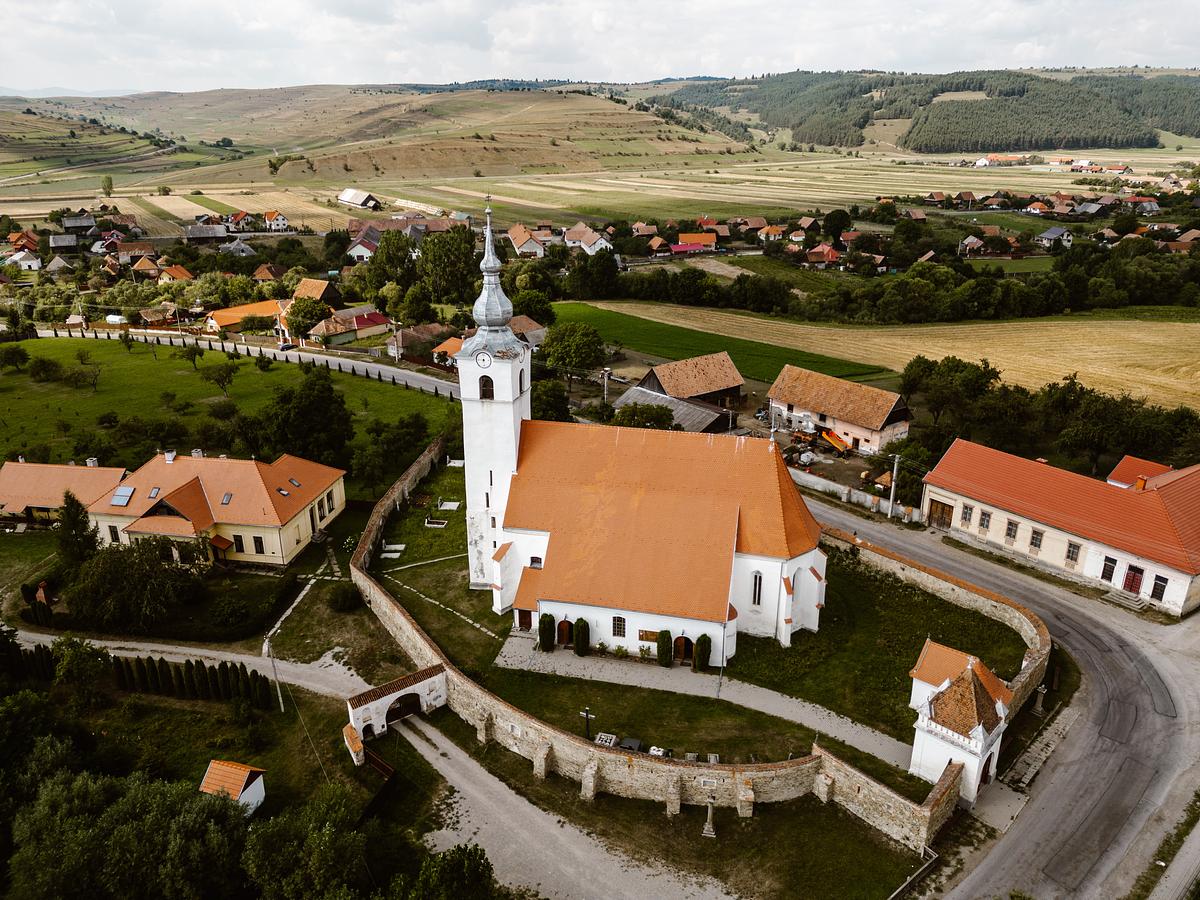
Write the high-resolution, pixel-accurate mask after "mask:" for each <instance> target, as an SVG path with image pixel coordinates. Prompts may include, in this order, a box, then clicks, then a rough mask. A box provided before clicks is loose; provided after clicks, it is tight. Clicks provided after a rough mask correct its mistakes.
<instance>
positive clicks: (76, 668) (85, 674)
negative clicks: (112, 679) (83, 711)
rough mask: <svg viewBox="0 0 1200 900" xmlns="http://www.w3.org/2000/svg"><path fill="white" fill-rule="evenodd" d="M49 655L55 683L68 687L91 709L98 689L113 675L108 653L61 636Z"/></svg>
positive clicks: (96, 697) (78, 640) (91, 645)
mask: <svg viewBox="0 0 1200 900" xmlns="http://www.w3.org/2000/svg"><path fill="white" fill-rule="evenodd" d="M50 652H51V654H52V655H53V657H54V683H55V684H60V685H68V686H69V687H70V688H71V689H72V691H73V692H74V694H75V697H76V699H77V700H78V701H79V702H80V703H81V704H82V705H83V706H92V705H94V704H95V702H96V700H97V699H98V698H99V696H100V686H101V685H102V684H103V683H104V682H105V681H106V680H107V678H108V676H109V673H110V672H111V671H112V665H111V663H110V662H109V656H108V651H107V650H104V649H103V648H100V647H97V646H96V645H95V644H92V643H90V642H88V641H85V640H83V639H82V638H77V637H72V636H71V635H64V636H63V637H60V638H55V640H54V644H53V646H52V647H51V648H50Z"/></svg>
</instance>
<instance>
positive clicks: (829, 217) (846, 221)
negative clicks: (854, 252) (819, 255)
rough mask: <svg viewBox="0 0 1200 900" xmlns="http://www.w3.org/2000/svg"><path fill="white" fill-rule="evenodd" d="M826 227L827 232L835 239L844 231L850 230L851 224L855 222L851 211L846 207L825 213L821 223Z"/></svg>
mask: <svg viewBox="0 0 1200 900" xmlns="http://www.w3.org/2000/svg"><path fill="white" fill-rule="evenodd" d="M821 224H822V227H824V229H825V233H826V234H827V235H829V236H830V237H831V238H833V239H834V240H837V239H838V238H840V237H841V236H842V232H843V231H849V230H850V226H852V225H853V224H854V222H853V220H852V219H851V218H850V213H848V212H846V211H845V210H844V209H831V210H830V211H829V212H827V213H826V214H825V219H824V220H823V222H822V223H821Z"/></svg>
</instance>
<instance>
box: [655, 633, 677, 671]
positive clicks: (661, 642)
mask: <svg viewBox="0 0 1200 900" xmlns="http://www.w3.org/2000/svg"><path fill="white" fill-rule="evenodd" d="M672 649H673V648H672V645H671V632H669V631H667V630H666V629H665V628H664V629H663V630H661V631H660V632H659V633H658V648H657V650H658V664H659V665H660V666H662V667H663V668H664V669H669V668H671V662H672V661H671V652H672Z"/></svg>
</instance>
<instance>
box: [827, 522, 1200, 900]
mask: <svg viewBox="0 0 1200 900" xmlns="http://www.w3.org/2000/svg"><path fill="white" fill-rule="evenodd" d="M807 502H808V504H809V506H810V508H811V509H812V510H813V513H814V514H815V515H816V517H817V518H818V520H820V521H821V522H823V523H827V524H830V525H834V526H836V527H839V528H842V529H844V530H846V531H851V532H856V533H857V534H859V535H860V536H862V537H863V538H864V539H867V540H870V541H873V542H875V543H878V544H880V545H881V546H886V547H889V548H891V549H894V550H896V551H897V552H900V553H904V554H906V555H908V556H910V557H911V558H912V559H914V560H916V561H918V562H923V563H927V564H929V565H931V566H935V567H937V568H940V569H942V570H944V571H946V572H949V573H950V574H952V575H955V576H958V577H961V578H964V579H966V580H968V581H971V582H974V583H975V584H978V585H980V586H982V587H986V588H990V589H992V590H995V591H998V592H1000V593H1003V594H1005V595H1007V596H1009V597H1012V598H1013V599H1015V600H1018V601H1019V602H1021V603H1023V604H1025V605H1026V606H1028V607H1029V608H1030V609H1032V610H1033V611H1034V612H1036V613H1037V614H1038V615H1039V616H1041V617H1042V619H1043V620H1044V621H1045V622H1046V625H1047V627H1048V628H1049V629H1050V633H1051V635H1052V636H1053V638H1054V639H1055V640H1056V641H1058V642H1060V643H1062V644H1063V646H1065V647H1066V648H1067V649H1068V650H1069V651H1070V653H1071V654H1072V655H1073V656H1074V657H1075V659H1076V660H1077V661H1078V663H1079V665H1080V668H1081V669H1082V670H1083V673H1084V686H1085V687H1084V690H1082V691H1080V693H1079V694H1078V695H1077V700H1076V703H1077V704H1078V705H1079V707H1080V710H1081V717H1080V720H1079V722H1078V723H1077V724H1076V725H1075V727H1074V728H1072V730H1071V732H1070V733H1069V734H1068V736H1067V738H1066V739H1065V740H1064V741H1063V743H1062V744H1060V745H1059V747H1058V749H1057V750H1056V751H1055V753H1054V755H1053V756H1052V757H1051V759H1050V761H1049V763H1047V765H1046V767H1045V768H1044V769H1043V770H1042V772H1041V774H1040V775H1039V776H1038V778H1037V780H1036V781H1035V782H1034V787H1033V791H1032V797H1031V800H1030V803H1029V804H1028V806H1027V807H1026V808H1025V811H1024V812H1023V813H1022V814H1021V817H1020V818H1019V819H1018V820H1017V824H1016V826H1015V827H1013V828H1012V829H1010V830H1009V831H1008V832H1007V833H1006V834H1005V835H1004V836H1003V837H1002V838H1001V839H1000V840H999V841H998V842H997V844H996V846H995V847H994V848H993V849H992V851H991V852H990V853H989V854H988V855H987V857H986V858H985V859H984V860H983V861H982V862H981V863H980V864H979V865H978V866H977V867H976V868H975V869H974V870H973V871H972V872H971V873H970V874H969V875H968V876H967V877H966V878H965V879H964V880H963V881H962V882H961V884H960V885H959V886H958V887H957V889H956V890H955V891H954V892H953V893H952V894H951V896H952V897H961V898H971V900H974V898H979V897H993V896H1007V895H1008V892H1009V891H1010V890H1013V889H1019V890H1022V891H1024V892H1025V893H1027V894H1029V895H1031V896H1034V897H1038V898H1043V897H1067V896H1075V897H1101V896H1114V895H1120V894H1123V893H1125V890H1126V889H1127V888H1128V886H1129V884H1130V883H1131V881H1132V879H1133V878H1135V877H1136V876H1137V874H1138V873H1140V872H1141V870H1142V869H1143V868H1144V867H1145V865H1146V864H1147V863H1148V862H1149V861H1150V858H1151V854H1152V853H1153V851H1154V848H1155V847H1156V846H1157V844H1158V840H1159V839H1160V838H1161V836H1162V834H1163V833H1164V831H1165V830H1166V829H1167V828H1168V827H1170V826H1172V825H1173V824H1174V822H1175V821H1176V820H1177V819H1178V817H1179V815H1180V813H1181V812H1182V808H1183V805H1184V804H1185V803H1186V802H1187V800H1188V799H1190V797H1191V794H1192V791H1193V790H1194V789H1195V785H1196V783H1197V778H1196V772H1194V771H1191V769H1192V768H1193V767H1194V766H1193V764H1194V762H1195V760H1197V759H1198V758H1200V735H1197V734H1196V733H1194V723H1195V722H1196V721H1197V707H1198V706H1200V691H1198V685H1200V664H1198V661H1197V657H1196V651H1195V649H1194V648H1193V646H1192V645H1193V644H1194V643H1195V641H1194V634H1195V627H1196V626H1195V625H1194V624H1192V623H1185V624H1179V625H1172V626H1163V625H1154V624H1151V623H1148V622H1146V621H1144V620H1142V619H1139V618H1137V617H1136V616H1134V615H1133V614H1132V613H1129V612H1126V611H1125V610H1121V609H1117V608H1114V607H1110V606H1108V605H1106V604H1102V603H1100V602H1099V601H1094V600H1087V599H1085V598H1082V597H1079V596H1078V595H1076V594H1072V593H1070V592H1068V591H1064V590H1061V589H1058V588H1055V587H1053V586H1051V585H1048V584H1046V583H1044V582H1042V581H1040V580H1037V579H1034V578H1030V577H1028V576H1025V575H1022V574H1020V573H1018V572H1015V571H1013V570H1011V569H1008V568H1006V567H1004V566H1001V565H999V564H997V563H994V562H990V561H988V560H985V559H980V558H978V557H975V556H972V555H970V554H967V553H963V552H961V551H958V550H955V549H953V548H951V547H948V546H946V545H945V544H943V543H941V541H940V539H939V536H938V535H936V534H934V533H931V532H928V531H914V530H908V529H902V528H898V527H896V526H894V525H889V524H887V523H885V522H882V521H872V520H868V519H864V518H862V517H860V516H858V515H855V514H854V513H851V512H849V511H846V510H844V509H841V508H838V507H835V506H832V505H829V504H826V503H822V502H820V501H817V500H808V501H807ZM1160 807H1161V809H1160Z"/></svg>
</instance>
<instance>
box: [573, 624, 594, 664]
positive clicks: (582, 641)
mask: <svg viewBox="0 0 1200 900" xmlns="http://www.w3.org/2000/svg"><path fill="white" fill-rule="evenodd" d="M591 630H592V627H591V626H590V625H588V621H587V619H576V620H575V655H576V656H587V655H588V651H589V650H590V649H591V644H592V635H591Z"/></svg>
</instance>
